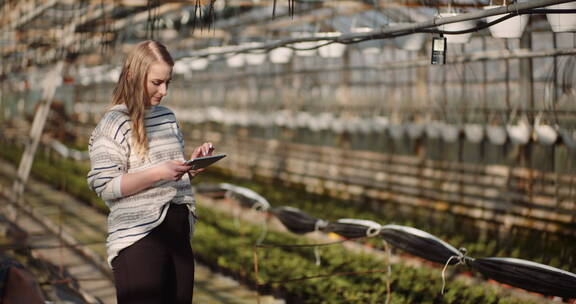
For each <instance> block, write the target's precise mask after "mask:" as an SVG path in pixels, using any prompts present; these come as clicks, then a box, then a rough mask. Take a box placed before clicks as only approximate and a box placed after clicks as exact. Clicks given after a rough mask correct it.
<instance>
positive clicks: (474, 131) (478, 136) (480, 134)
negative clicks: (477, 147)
mask: <svg viewBox="0 0 576 304" xmlns="http://www.w3.org/2000/svg"><path fill="white" fill-rule="evenodd" d="M464 135H465V136H466V140H468V141H469V142H471V143H475V144H477V143H480V142H481V141H482V139H484V127H483V126H482V125H480V124H467V125H465V126H464Z"/></svg>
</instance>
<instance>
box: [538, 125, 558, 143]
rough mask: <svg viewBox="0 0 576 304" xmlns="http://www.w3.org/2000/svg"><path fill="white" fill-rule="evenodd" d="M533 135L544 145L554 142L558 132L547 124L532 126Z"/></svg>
mask: <svg viewBox="0 0 576 304" xmlns="http://www.w3.org/2000/svg"><path fill="white" fill-rule="evenodd" d="M534 135H535V139H536V140H537V141H538V142H539V143H541V144H543V145H546V146H551V145H553V144H555V143H556V140H557V139H558V132H556V130H555V129H554V128H552V127H551V126H549V125H536V126H534Z"/></svg>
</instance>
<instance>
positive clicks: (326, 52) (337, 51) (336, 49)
mask: <svg viewBox="0 0 576 304" xmlns="http://www.w3.org/2000/svg"><path fill="white" fill-rule="evenodd" d="M326 42H327V41H318V45H322V44H324V43H326ZM345 50H346V45H345V44H342V43H337V42H335V43H331V44H328V45H325V46H323V47H320V48H319V49H318V52H319V53H320V56H321V57H324V58H338V57H342V55H343V54H344V51H345Z"/></svg>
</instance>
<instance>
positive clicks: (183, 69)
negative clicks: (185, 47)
mask: <svg viewBox="0 0 576 304" xmlns="http://www.w3.org/2000/svg"><path fill="white" fill-rule="evenodd" d="M172 70H173V71H174V73H175V74H181V75H183V74H186V73H188V62H186V60H178V61H176V62H175V63H174V67H173V68H172Z"/></svg>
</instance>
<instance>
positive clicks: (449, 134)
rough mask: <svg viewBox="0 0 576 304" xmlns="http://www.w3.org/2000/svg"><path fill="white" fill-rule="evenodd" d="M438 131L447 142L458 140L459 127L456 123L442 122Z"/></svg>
mask: <svg viewBox="0 0 576 304" xmlns="http://www.w3.org/2000/svg"><path fill="white" fill-rule="evenodd" d="M440 132H441V135H442V139H443V140H444V141H445V142H448V143H453V142H456V141H457V140H458V137H460V128H458V126H456V125H452V124H443V125H442V127H441V129H440Z"/></svg>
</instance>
